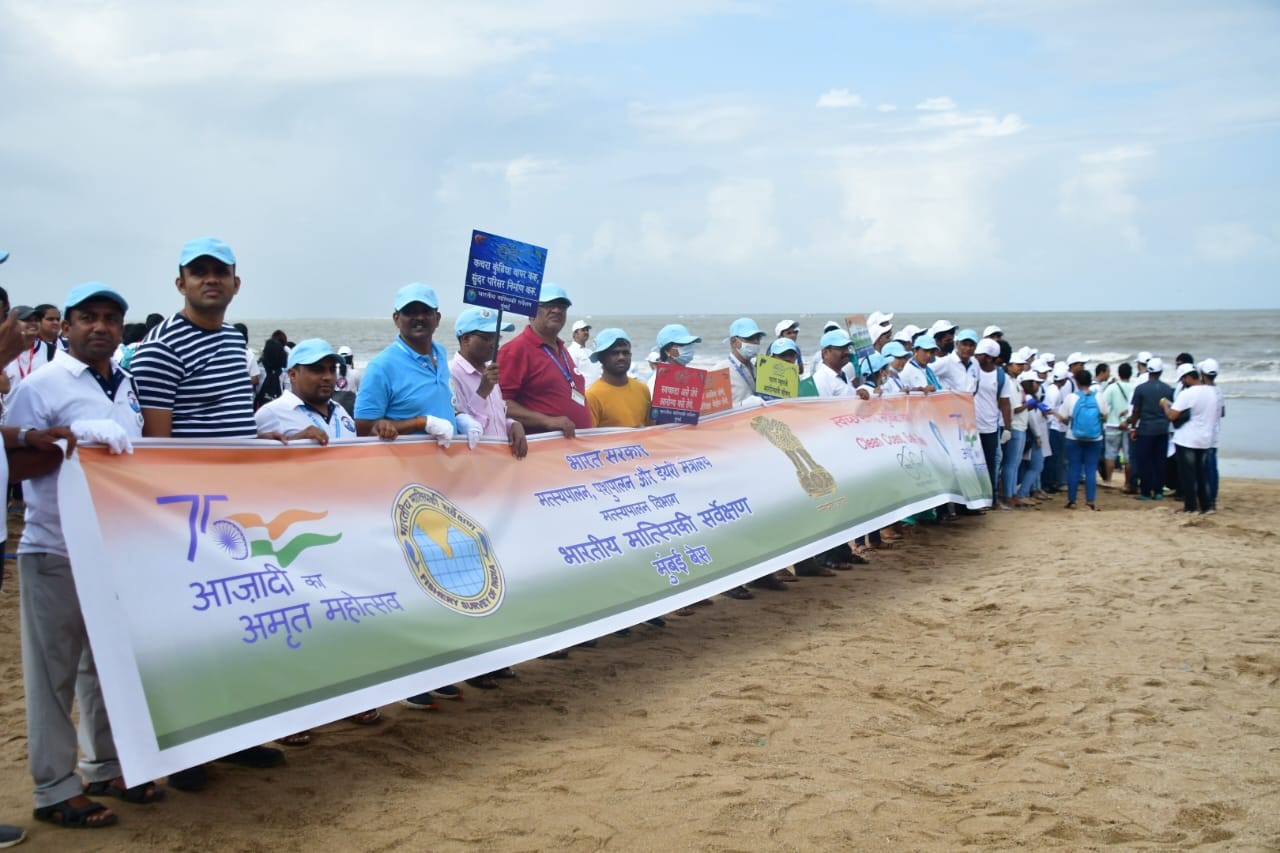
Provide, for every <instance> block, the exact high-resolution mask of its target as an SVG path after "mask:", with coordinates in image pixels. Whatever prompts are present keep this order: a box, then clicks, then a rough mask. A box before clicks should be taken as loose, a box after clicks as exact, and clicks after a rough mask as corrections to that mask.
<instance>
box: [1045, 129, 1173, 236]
mask: <svg viewBox="0 0 1280 853" xmlns="http://www.w3.org/2000/svg"><path fill="white" fill-rule="evenodd" d="M1152 154H1153V151H1152V150H1151V149H1150V148H1148V147H1147V146H1145V145H1122V146H1118V147H1115V148H1108V149H1106V150H1103V151H1093V152H1089V153H1086V154H1083V155H1081V156H1080V158H1079V160H1080V163H1081V166H1082V169H1081V170H1080V171H1078V172H1077V174H1075V175H1074V176H1072V177H1069V178H1067V179H1066V180H1065V181H1063V182H1062V185H1061V187H1060V195H1059V203H1058V210H1059V212H1060V213H1061V214H1062V215H1063V217H1064V218H1066V219H1068V220H1070V221H1073V222H1075V223H1077V224H1080V225H1084V226H1086V227H1090V228H1092V229H1094V230H1096V231H1097V232H1098V233H1099V234H1103V235H1117V236H1119V238H1120V240H1121V242H1122V243H1123V244H1124V245H1125V246H1127V247H1128V248H1129V249H1131V250H1133V251H1140V250H1142V248H1143V247H1144V246H1145V243H1146V241H1145V240H1144V238H1143V236H1142V232H1141V230H1140V229H1139V228H1138V223H1137V214H1138V211H1139V208H1140V203H1139V200H1138V195H1137V192H1136V191H1135V190H1134V184H1135V183H1136V182H1137V180H1138V179H1139V178H1140V177H1141V175H1142V166H1143V164H1144V163H1145V161H1147V160H1148V159H1150V158H1151V156H1152Z"/></svg>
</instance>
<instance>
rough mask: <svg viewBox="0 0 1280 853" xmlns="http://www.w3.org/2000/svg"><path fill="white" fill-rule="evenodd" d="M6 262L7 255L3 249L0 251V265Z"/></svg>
mask: <svg viewBox="0 0 1280 853" xmlns="http://www.w3.org/2000/svg"><path fill="white" fill-rule="evenodd" d="M7 260H9V253H8V252H6V251H5V250H4V249H0V264H3V263H4V262H5V261H7Z"/></svg>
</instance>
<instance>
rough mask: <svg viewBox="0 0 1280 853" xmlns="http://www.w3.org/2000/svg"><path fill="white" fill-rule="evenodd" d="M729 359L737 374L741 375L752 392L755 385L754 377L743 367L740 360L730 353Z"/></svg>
mask: <svg viewBox="0 0 1280 853" xmlns="http://www.w3.org/2000/svg"><path fill="white" fill-rule="evenodd" d="M729 361H731V362H732V363H733V366H734V368H735V369H736V370H737V371H738V375H739V376H741V377H742V380H743V381H744V382H746V383H747V385H748V387H750V388H751V389H752V390H753V392H754V389H755V387H756V378H755V377H754V376H752V375H751V373H750V372H749V371H748V370H747V369H746V368H745V367H743V365H742V362H740V361H738V359H737V358H736V357H734V356H733V354H732V353H730V356H729Z"/></svg>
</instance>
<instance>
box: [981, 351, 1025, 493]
mask: <svg viewBox="0 0 1280 853" xmlns="http://www.w3.org/2000/svg"><path fill="white" fill-rule="evenodd" d="M974 357H975V358H977V360H978V367H979V368H980V370H979V373H978V386H977V388H976V389H975V390H974V392H973V414H974V418H975V419H976V420H977V422H978V440H979V441H980V442H981V443H982V456H983V458H984V459H986V462H987V476H988V477H989V478H990V480H991V500H992V502H993V505H994V506H996V507H997V508H999V509H1008V507H1007V506H1006V505H1005V504H1004V503H1002V502H1001V501H1000V491H999V489H998V487H997V482H996V474H997V470H996V448H997V447H998V446H999V444H1000V436H1001V433H1002V431H1003V430H1007V429H1008V428H1009V421H1010V419H1011V418H1012V417H1013V406H1012V404H1011V402H1010V401H1012V400H1013V397H1014V384H1015V383H1013V382H1007V381H1005V373H1004V371H1003V370H1001V369H999V367H997V366H996V359H997V358H999V357H1000V345H999V344H998V343H996V342H995V341H993V340H991V338H983V339H982V340H981V341H979V342H978V346H977V348H976V349H975V351H974Z"/></svg>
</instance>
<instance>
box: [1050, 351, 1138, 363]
mask: <svg viewBox="0 0 1280 853" xmlns="http://www.w3.org/2000/svg"><path fill="white" fill-rule="evenodd" d="M1068 354H1069V353H1062V354H1061V355H1059V354H1058V353H1054V355H1057V356H1058V361H1062V360H1063V359H1065V358H1066V357H1067V355H1068ZM1083 355H1084V363H1085V367H1089V366H1090V365H1095V364H1097V363H1098V362H1100V361H1101V362H1104V363H1106V364H1109V365H1111V366H1112V367H1115V366H1116V365H1117V364H1119V363H1120V362H1122V361H1129V362H1132V361H1133V360H1134V359H1136V358H1137V357H1138V354H1137V353H1132V352H1086V353H1083Z"/></svg>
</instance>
